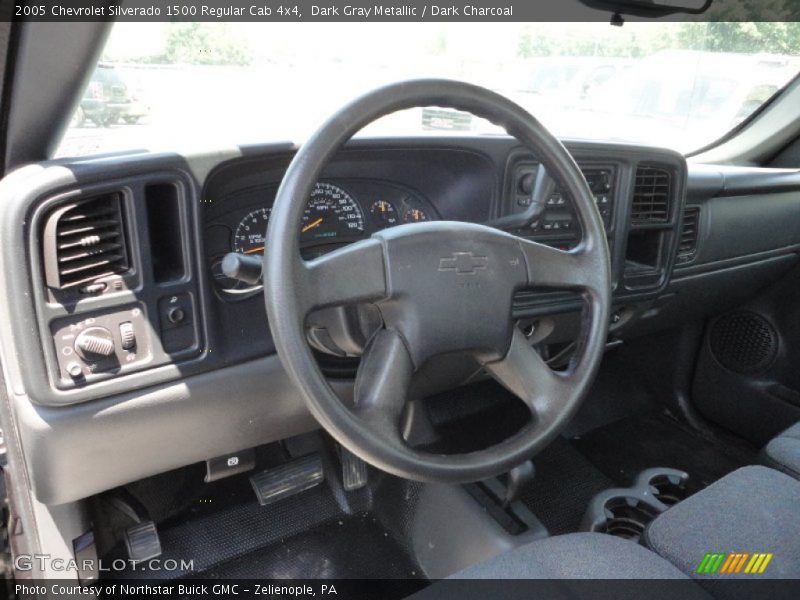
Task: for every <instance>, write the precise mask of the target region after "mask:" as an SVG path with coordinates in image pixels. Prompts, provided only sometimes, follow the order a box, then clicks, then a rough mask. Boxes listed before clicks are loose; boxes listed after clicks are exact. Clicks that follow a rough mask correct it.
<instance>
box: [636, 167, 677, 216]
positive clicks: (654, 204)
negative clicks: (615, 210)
mask: <svg viewBox="0 0 800 600" xmlns="http://www.w3.org/2000/svg"><path fill="white" fill-rule="evenodd" d="M669 201H670V174H669V171H666V170H664V169H659V168H656V167H639V168H638V169H637V170H636V185H635V187H634V190H633V206H632V209H631V220H632V221H633V222H634V223H665V222H667V221H668V220H669Z"/></svg>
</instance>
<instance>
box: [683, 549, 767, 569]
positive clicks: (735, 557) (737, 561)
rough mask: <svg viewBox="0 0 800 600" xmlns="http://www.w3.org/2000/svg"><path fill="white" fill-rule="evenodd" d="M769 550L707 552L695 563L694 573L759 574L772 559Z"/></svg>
mask: <svg viewBox="0 0 800 600" xmlns="http://www.w3.org/2000/svg"><path fill="white" fill-rule="evenodd" d="M773 556H774V555H773V553H771V552H754V553H752V554H751V553H750V552H729V553H720V552H709V553H707V554H706V555H705V556H703V560H701V561H700V564H699V565H697V571H696V573H700V574H704V575H713V574H715V573H718V574H720V575H735V574H738V573H748V574H761V573H763V572H764V571H765V570H766V569H767V565H769V563H770V561H771V560H772V557H773Z"/></svg>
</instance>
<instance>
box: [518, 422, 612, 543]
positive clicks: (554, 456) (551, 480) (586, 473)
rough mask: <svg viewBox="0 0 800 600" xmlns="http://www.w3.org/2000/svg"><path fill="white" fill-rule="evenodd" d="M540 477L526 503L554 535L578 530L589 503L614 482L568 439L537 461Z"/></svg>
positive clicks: (530, 487) (528, 491)
mask: <svg viewBox="0 0 800 600" xmlns="http://www.w3.org/2000/svg"><path fill="white" fill-rule="evenodd" d="M533 463H534V465H535V466H536V477H535V478H534V480H533V481H532V482H531V483H529V484H528V485H527V486H525V489H524V490H523V491H522V495H521V498H522V501H523V502H524V503H525V504H526V505H527V506H528V508H530V509H531V510H532V511H533V513H534V514H535V515H536V516H537V517H539V519H540V520H541V521H542V523H543V524H544V526H545V527H547V530H548V531H549V532H550V533H551V534H552V535H559V534H562V533H571V532H574V531H577V530H578V527H579V526H580V523H581V519H582V518H583V514H584V512H585V511H586V506H587V505H588V503H589V500H591V499H592V497H593V496H594V495H595V494H597V493H598V492H600V491H602V490H604V489H607V488H610V487H614V482H613V481H612V480H610V479H609V478H607V477H606V476H605V475H603V474H602V473H601V472H600V471H599V470H598V469H596V468H595V467H594V466H593V465H592V464H591V463H590V462H589V461H588V460H586V458H585V457H584V456H583V455H582V454H581V453H580V452H578V451H577V450H576V449H575V448H573V447H572V446H571V445H570V443H569V442H568V441H567V440H565V439H564V438H561V437H559V438H557V439H556V440H555V441H554V442H553V443H552V444H550V445H549V446H548V447H547V448H545V449H544V450H543V451H542V452H541V453H539V454H538V455H537V456H536V457H534V459H533Z"/></svg>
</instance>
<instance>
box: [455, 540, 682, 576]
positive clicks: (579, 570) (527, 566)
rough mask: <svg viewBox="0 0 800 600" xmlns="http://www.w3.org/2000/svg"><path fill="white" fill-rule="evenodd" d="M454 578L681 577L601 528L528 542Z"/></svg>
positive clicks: (646, 552) (645, 551) (659, 560)
mask: <svg viewBox="0 0 800 600" xmlns="http://www.w3.org/2000/svg"><path fill="white" fill-rule="evenodd" d="M453 577H455V578H457V579H643V578H648V579H650V578H656V579H686V576H685V575H684V574H683V573H681V572H680V571H679V570H678V569H676V568H675V567H674V566H672V565H671V564H669V563H668V562H667V561H666V560H664V559H663V558H661V557H659V556H658V555H656V554H655V553H653V552H651V551H650V550H648V549H647V548H644V547H643V546H640V545H639V544H636V543H635V542H631V541H628V540H623V539H621V538H617V537H613V536H610V535H605V534H602V533H571V534H568V535H558V536H555V537H550V538H545V539H543V540H538V541H536V542H532V543H530V544H527V545H525V546H521V547H519V548H515V549H513V550H510V551H508V552H504V553H503V554H500V555H499V556H495V557H494V558H492V559H490V560H488V561H486V562H483V563H480V564H477V565H475V566H473V567H470V568H468V569H466V570H464V571H462V572H461V573H458V574H456V575H454V576H453Z"/></svg>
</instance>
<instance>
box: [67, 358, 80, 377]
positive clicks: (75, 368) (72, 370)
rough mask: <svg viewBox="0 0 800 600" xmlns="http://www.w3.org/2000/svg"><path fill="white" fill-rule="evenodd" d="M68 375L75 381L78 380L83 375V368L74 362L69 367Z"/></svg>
mask: <svg viewBox="0 0 800 600" xmlns="http://www.w3.org/2000/svg"><path fill="white" fill-rule="evenodd" d="M67 373H68V374H69V376H70V377H72V378H73V379H77V378H78V377H80V376H81V375H83V367H81V366H80V365H79V364H78V363H77V362H75V361H72V362H71V363H69V364H68V365H67Z"/></svg>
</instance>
